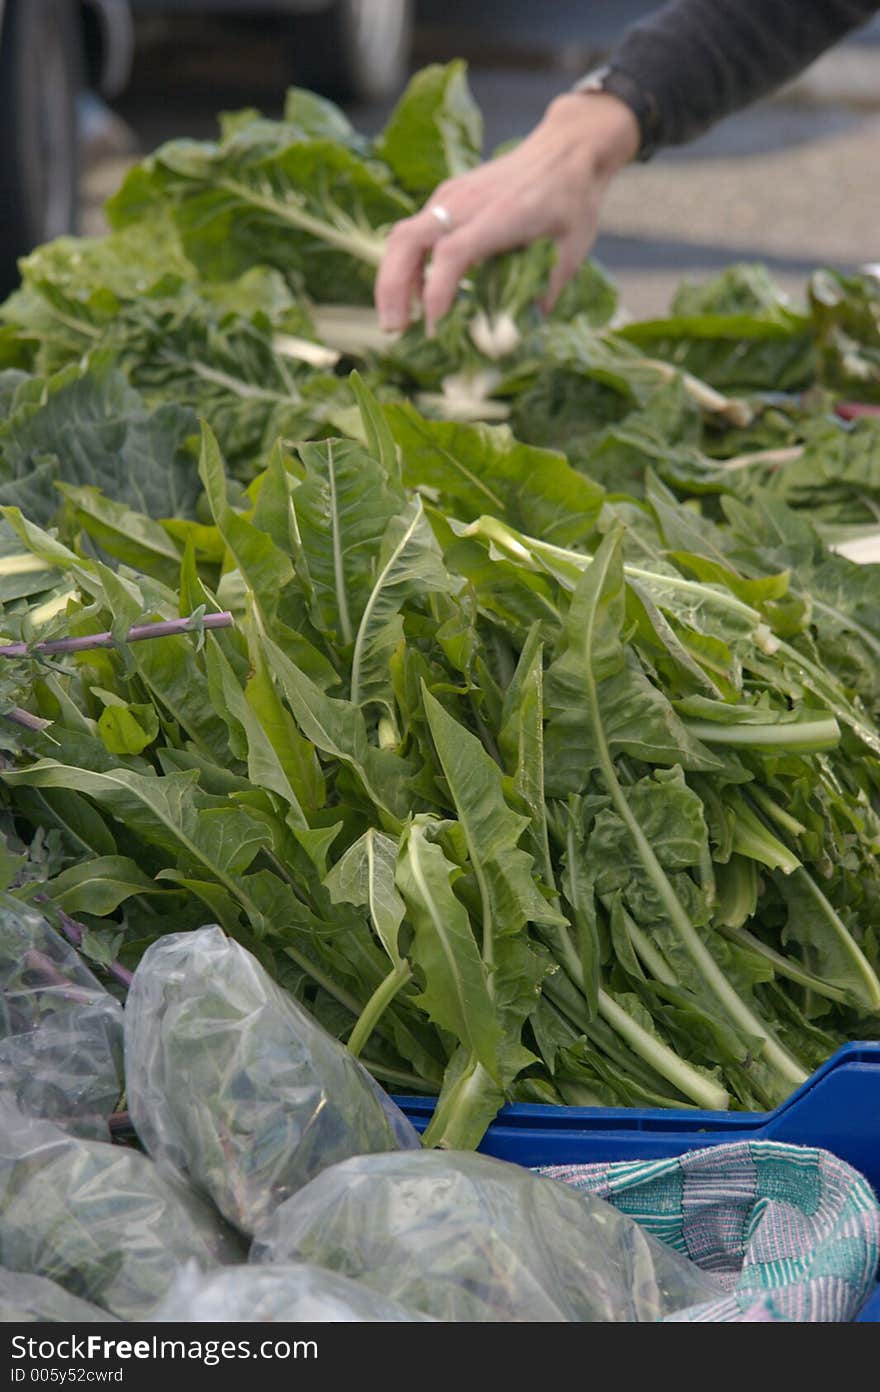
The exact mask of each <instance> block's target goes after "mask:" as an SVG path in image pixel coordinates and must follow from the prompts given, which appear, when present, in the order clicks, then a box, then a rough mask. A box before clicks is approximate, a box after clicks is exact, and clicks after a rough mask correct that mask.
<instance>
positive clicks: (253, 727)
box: [206, 644, 308, 829]
mask: <svg viewBox="0 0 880 1392" xmlns="http://www.w3.org/2000/svg"><path fill="white" fill-rule="evenodd" d="M206 660H207V667H208V672H209V673H210V674H211V682H212V686H213V689H214V690H215V691H216V693H217V698H216V699H217V700H218V702H222V709H223V710H224V711H226V712H227V713H228V715H227V718H228V719H229V718H231V721H234V722H235V724H236V725H237V726H240V728H241V731H242V734H243V737H244V746H245V750H246V755H245V757H246V758H247V766H248V777H249V779H250V780H251V782H252V783H253V784H254V785H255V786H256V787H257V788H263V789H266V790H267V791H268V792H272V793H275V794H276V795H277V796H278V797H280V798H281V799H282V800H283V801H284V803H285V804H286V808H287V811H286V813H285V819H286V821H287V824H288V826H290V827H291V829H293V828H295V827H302V828H306V827H307V826H308V821H307V819H306V815H305V812H304V811H303V809H302V806H301V804H300V801H299V798H298V797H297V795H296V793H295V792H294V790H293V788H292V786H291V783H290V779H289V778H288V776H287V771H286V769H285V768H284V766H283V764H282V763H281V760H280V759H279V756H278V753H277V751H276V749H275V747H274V745H273V743H272V740H271V739H270V737H269V735H268V733H267V731H266V730H265V729H264V728H263V725H262V723H261V721H260V719H259V717H258V716H257V714H256V712H255V710H254V709H253V707H252V705H251V704H250V702H249V701H248V700H247V698H246V696H245V693H244V691H243V690H242V689H241V687H240V685H239V683H238V678H237V677H236V675H235V672H234V671H233V669H232V667H231V666H230V664H229V662H228V661H227V659H226V658H225V657H224V655H223V653H222V652H221V650H220V648H219V647H218V646H217V645H216V644H212V645H211V647H210V648H209V649H208V650H207V654H206Z"/></svg>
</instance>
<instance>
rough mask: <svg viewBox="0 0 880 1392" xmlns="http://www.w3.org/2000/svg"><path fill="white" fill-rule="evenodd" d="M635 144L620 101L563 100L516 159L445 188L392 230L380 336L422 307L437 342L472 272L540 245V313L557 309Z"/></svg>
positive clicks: (572, 96)
mask: <svg viewBox="0 0 880 1392" xmlns="http://www.w3.org/2000/svg"><path fill="white" fill-rule="evenodd" d="M639 142H640V132H639V126H638V122H637V120H636V117H635V115H634V113H633V112H632V110H631V109H630V107H628V106H627V105H626V103H625V102H623V101H621V100H620V99H619V98H618V97H615V96H612V95H611V94H610V93H604V92H603V93H591V94H590V95H589V96H587V95H584V94H581V93H576V92H572V93H567V94H565V95H563V96H561V97H557V98H556V100H555V101H553V102H551V104H550V106H549V107H548V108H547V111H546V113H545V115H544V117H543V119H542V120H541V122H540V123H539V124H538V125H537V126H536V127H535V129H534V130H533V131H532V133H531V134H530V135H528V136H527V137H526V139H525V140H523V141H522V142H521V144H519V145H518V146H517V147H516V148H515V149H514V150H511V151H509V152H508V153H507V154H504V155H500V156H499V157H498V158H497V159H494V160H490V161H488V163H486V164H482V165H480V166H479V167H478V168H476V169H472V170H470V171H469V172H468V173H467V174H462V175H460V176H459V177H458V178H455V179H449V180H447V181H446V182H445V183H443V184H441V185H440V187H439V188H438V189H436V190H435V192H434V193H433V194H432V195H431V197H430V198H429V199H428V201H427V203H426V204H425V206H424V208H422V210H421V212H419V213H416V214H415V215H414V216H413V217H409V218H405V219H404V220H403V221H402V222H398V223H397V224H396V225H395V226H394V227H393V228H392V230H391V233H390V235H389V238H388V247H387V250H386V252H385V256H384V258H383V261H382V265H381V266H380V268H379V274H378V277H377V280H376V309H377V312H378V315H379V322H380V324H381V326H382V328H383V329H386V330H387V331H389V332H391V331H393V330H401V329H405V328H406V327H407V325H408V324H409V322H410V319H411V317H412V311H413V305H414V304H415V303H417V302H418V301H419V300H420V301H421V302H422V306H423V309H424V316H425V327H426V329H427V332H428V333H429V334H430V333H432V332H433V330H434V326H435V324H436V323H437V320H438V319H440V318H441V317H442V316H443V315H444V314H445V313H446V311H447V310H448V309H449V308H450V307H451V305H452V302H453V300H454V298H455V292H456V290H457V288H458V285H459V282H460V280H461V278H462V276H464V275H465V273H466V272H467V271H468V269H469V268H470V267H471V266H473V265H475V264H476V263H477V262H480V261H484V260H485V259H486V258H487V257H489V256H494V255H496V254H497V253H499V252H502V251H510V250H512V248H514V247H520V246H526V245H528V244H529V243H531V242H534V241H536V240H537V239H538V238H539V237H549V238H551V239H552V240H553V241H554V242H555V243H556V247H557V259H556V264H555V266H554V268H553V271H552V273H551V276H550V281H549V284H548V286H547V293H546V296H545V299H544V301H543V306H542V307H543V308H544V309H545V310H549V309H551V308H552V307H553V304H554V303H555V301H556V299H557V298H558V296H559V292H560V291H561V290H562V288H563V286H564V285H565V284H566V283H567V281H569V280H570V279H571V277H572V276H573V275H574V273H575V271H576V270H577V268H578V266H579V265H580V263H581V261H582V260H583V259H584V257H585V256H586V254H587V252H588V251H589V249H590V247H591V246H592V244H593V242H594V240H595V237H596V230H597V226H598V221H599V210H600V207H601V203H602V198H603V196H604V194H605V190H606V189H607V187H608V184H609V182H610V181H611V179H612V178H613V176H614V175H615V174H616V173H617V172H618V170H619V169H621V168H622V167H623V166H624V165H625V164H628V163H629V162H630V160H632V159H633V158H634V157H635V155H636V154H637V152H638V148H639ZM438 208H439V209H440V210H441V212H442V213H443V216H440V215H439V214H438V213H436V212H435V211H432V210H436V209H438ZM429 256H430V262H428V264H427V270H426V262H427V261H428V257H429Z"/></svg>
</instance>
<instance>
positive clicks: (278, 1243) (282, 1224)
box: [251, 1151, 720, 1322]
mask: <svg viewBox="0 0 880 1392" xmlns="http://www.w3.org/2000/svg"><path fill="white" fill-rule="evenodd" d="M251 1260H252V1261H263V1262H266V1261H268V1262H290V1261H296V1260H298V1261H307V1262H314V1263H316V1264H317V1265H319V1266H325V1267H328V1268H329V1269H330V1270H332V1271H337V1272H339V1273H341V1274H342V1275H345V1276H349V1277H351V1278H352V1279H354V1280H357V1281H362V1282H363V1283H364V1284H365V1285H368V1286H370V1287H371V1289H373V1290H375V1291H381V1292H382V1293H383V1294H384V1295H386V1296H388V1297H389V1298H391V1299H394V1300H399V1301H401V1303H404V1304H406V1305H408V1306H410V1307H411V1308H412V1309H416V1310H421V1311H422V1312H423V1313H424V1314H428V1315H433V1316H434V1318H436V1319H441V1320H454V1321H460V1320H463V1321H477V1320H481V1321H482V1320H502V1321H503V1320H536V1321H542V1322H545V1321H546V1322H551V1321H635V1320H658V1319H661V1318H662V1317H663V1316H664V1315H666V1314H668V1313H670V1312H671V1311H673V1310H678V1309H682V1308H684V1307H686V1306H689V1305H695V1304H698V1303H700V1302H701V1301H704V1300H708V1299H711V1298H714V1297H717V1295H718V1293H719V1290H720V1287H719V1285H718V1284H717V1283H716V1282H715V1281H714V1280H712V1279H711V1278H710V1277H708V1276H706V1275H705V1274H704V1273H703V1272H702V1271H700V1270H699V1268H698V1267H696V1266H694V1265H693V1263H692V1262H690V1261H688V1260H687V1258H685V1257H682V1256H679V1254H678V1253H677V1252H674V1251H673V1250H672V1249H671V1248H669V1247H664V1246H663V1245H662V1243H660V1242H658V1241H657V1240H656V1239H655V1238H653V1237H651V1236H650V1234H648V1233H646V1232H644V1231H643V1230H642V1229H641V1228H640V1227H639V1226H638V1225H637V1224H636V1223H635V1222H634V1221H633V1220H632V1219H631V1218H629V1217H627V1216H626V1215H625V1214H622V1213H619V1212H617V1210H615V1209H614V1208H612V1207H611V1206H610V1204H607V1203H605V1202H604V1201H603V1200H602V1199H596V1198H593V1197H592V1196H587V1197H583V1196H581V1195H578V1194H574V1193H572V1191H571V1190H570V1189H568V1188H566V1187H565V1186H564V1185H562V1184H557V1183H556V1182H555V1181H554V1180H547V1179H542V1178H541V1177H540V1176H538V1175H535V1174H533V1173H532V1172H531V1171H529V1170H524V1169H520V1167H519V1166H517V1165H511V1164H507V1163H506V1162H505V1161H503V1160H493V1159H491V1158H490V1157H489V1156H486V1155H473V1154H466V1153H464V1152H441V1151H423V1152H421V1153H420V1154H410V1153H401V1154H399V1155H366V1156H360V1157H358V1158H357V1159H353V1160H346V1161H345V1162H344V1163H343V1164H341V1165H336V1166H334V1168H333V1169H332V1170H327V1171H325V1172H324V1174H322V1175H319V1176H318V1178H317V1179H315V1180H313V1182H312V1183H311V1184H310V1185H309V1186H308V1188H307V1189H303V1190H301V1192H300V1193H299V1194H296V1195H294V1197H293V1198H292V1199H288V1201H287V1202H286V1203H285V1204H283V1205H282V1206H281V1207H280V1208H279V1209H277V1210H276V1212H275V1213H274V1214H273V1215H272V1217H271V1218H270V1219H269V1221H268V1222H267V1224H266V1225H265V1227H264V1228H263V1229H262V1230H261V1231H260V1233H259V1234H258V1236H257V1241H256V1242H255V1243H254V1246H253V1248H252V1250H251Z"/></svg>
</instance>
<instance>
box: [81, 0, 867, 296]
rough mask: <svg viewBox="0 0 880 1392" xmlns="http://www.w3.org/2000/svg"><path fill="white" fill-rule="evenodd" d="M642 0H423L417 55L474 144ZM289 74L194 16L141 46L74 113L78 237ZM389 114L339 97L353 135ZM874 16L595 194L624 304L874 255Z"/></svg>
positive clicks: (499, 136) (584, 55)
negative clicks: (82, 160) (445, 65)
mask: <svg viewBox="0 0 880 1392" xmlns="http://www.w3.org/2000/svg"><path fill="white" fill-rule="evenodd" d="M653 8H656V6H655V5H653V4H651V3H649V2H648V3H646V0H542V3H541V4H539V5H536V4H534V0H419V9H418V13H419V25H418V30H417V38H416V54H415V59H416V65H421V64H422V63H426V62H431V61H445V60H447V59H449V58H452V57H456V56H461V57H465V58H467V59H468V62H469V64H470V79H471V85H472V87H473V91H474V95H475V97H476V99H477V101H478V102H479V103H480V105H481V107H482V108H483V111H484V116H485V120H486V150H487V152H488V151H490V150H491V149H492V148H493V147H494V146H495V145H497V144H498V143H500V142H501V141H502V140H507V139H510V138H511V137H514V136H518V135H522V134H524V133H525V132H526V131H527V130H529V129H530V128H531V126H533V125H534V124H535V122H536V121H537V120H538V119H539V117H540V115H541V113H542V111H543V110H544V108H545V106H546V105H547V102H548V101H549V100H550V99H551V98H552V97H553V96H554V95H555V94H556V93H557V92H559V91H561V90H563V89H564V88H565V87H567V86H568V85H569V84H570V83H571V82H572V81H573V80H574V78H575V77H576V76H578V75H580V74H581V73H582V72H584V71H586V70H587V69H588V68H589V67H590V66H591V65H592V64H593V63H595V62H598V61H600V60H601V58H602V56H603V54H604V53H605V52H606V51H607V49H608V47H609V46H610V45H611V44H612V43H613V41H614V38H615V36H616V35H617V34H619V33H620V32H621V31H622V29H623V28H624V27H625V25H626V24H627V23H628V22H630V21H631V20H633V19H636V18H638V17H639V16H640V15H642V14H644V13H646V12H647V11H648V10H651V9H653ZM289 81H290V68H289V51H288V50H285V47H284V45H283V44H279V43H278V40H277V35H274V34H270V35H267V34H263V33H261V31H260V29H259V26H257V25H255V26H254V29H253V32H252V33H251V32H242V31H241V30H240V29H238V30H235V31H233V32H231V33H230V32H229V31H228V30H226V29H224V27H223V26H222V25H220V24H218V23H217V22H213V23H211V22H209V21H203V22H202V24H201V26H200V27H199V28H198V29H196V30H190V31H188V33H187V34H186V37H185V39H184V36H183V35H182V34H181V32H180V31H179V30H175V29H169V30H168V32H167V34H166V35H165V37H164V39H162V38H161V36H160V38H159V41H158V42H155V43H154V44H152V45H151V46H149V47H145V48H144V49H143V50H142V52H141V54H140V56H139V58H138V62H137V65H136V70H135V74H134V80H133V82H132V85H131V87H130V89H129V91H128V92H127V93H126V94H125V95H124V97H123V98H121V99H120V100H119V101H118V102H117V103H115V106H114V112H115V115H116V116H117V117H118V118H119V119H118V120H115V121H108V120H106V119H103V120H102V119H101V116H100V113H99V112H96V111H95V110H94V109H93V110H92V111H91V113H90V119H89V120H88V122H87V142H86V143H87V151H88V155H89V158H88V162H87V169H86V174H85V178H84V210H83V230H84V231H87V232H97V231H100V230H101V229H102V225H103V224H102V219H101V215H100V205H101V202H102V201H103V198H105V197H106V196H107V195H108V194H109V193H110V192H112V190H113V189H114V188H115V187H116V184H117V183H118V180H119V178H120V177H121V175H122V173H123V172H124V169H125V168H126V167H127V165H128V164H129V163H130V162H131V159H132V158H134V157H136V156H137V154H138V153H140V152H146V151H147V150H150V149H152V148H154V147H155V146H156V145H157V144H159V143H160V142H161V141H163V140H166V139H169V138H171V137H173V136H182V135H190V136H194V137H197V138H204V137H209V136H211V135H212V134H213V131H214V129H215V127H214V120H213V117H214V112H215V111H216V110H223V109H230V108H234V107H236V106H251V105H253V106H259V107H261V108H262V109H263V110H265V111H267V112H269V113H270V114H274V113H276V112H277V111H278V109H279V105H280V100H281V97H282V94H283V91H284V88H285V87H286V85H287V84H288V82H289ZM387 110H388V107H387V106H384V107H380V106H371V107H368V108H350V109H349V114H350V116H351V118H352V119H353V120H354V121H355V123H356V124H357V125H359V126H360V127H361V128H363V129H364V130H367V131H370V130H376V129H378V128H379V127H380V126H381V124H382V122H383V120H384V118H385V116H386V114H387ZM878 152H880V21H877V22H875V23H873V24H871V25H870V26H868V28H867V29H866V30H864V31H862V32H861V33H860V34H859V35H858V36H855V37H854V38H853V39H851V40H850V41H848V42H847V43H845V44H842V45H840V46H839V47H838V48H837V49H835V50H834V51H832V52H831V53H829V54H826V55H825V56H824V57H823V58H822V59H820V60H819V62H818V63H817V64H815V65H814V67H813V68H812V69H810V70H809V72H808V73H806V74H804V75H803V77H802V78H801V79H800V80H799V81H798V82H797V83H795V84H793V86H792V87H791V88H789V89H787V90H786V91H785V92H783V93H781V94H779V95H778V96H777V97H776V98H774V99H773V100H771V101H769V102H764V103H761V104H760V105H759V106H756V107H753V108H751V109H750V110H749V111H747V112H743V113H741V114H740V115H738V116H735V117H733V118H731V119H730V120H728V121H726V122H724V123H723V124H722V125H721V126H719V127H717V128H716V129H715V130H714V131H713V132H711V133H710V134H709V135H707V136H705V137H703V139H701V140H699V141H696V142H695V143H694V144H692V145H690V146H688V147H687V148H686V149H683V150H679V151H674V152H669V153H667V154H665V155H663V156H661V157H659V158H658V159H656V160H654V161H653V162H651V163H650V164H647V165H639V166H636V167H633V168H632V169H629V170H627V171H626V173H625V174H624V175H623V176H622V177H621V178H620V179H619V180H618V181H617V183H616V184H615V186H614V188H613V189H612V191H611V194H610V197H609V199H608V201H607V202H606V205H605V215H604V218H603V232H602V236H601V238H600V241H599V244H598V246H597V248H596V254H597V255H598V256H599V258H600V259H601V260H602V262H603V263H604V264H605V266H606V267H607V268H608V269H609V270H610V271H611V272H612V273H613V274H614V275H615V277H616V278H617V280H618V281H619V283H620V286H621V290H622V295H623V300H624V303H625V304H626V306H627V308H628V309H629V310H630V311H631V312H633V313H635V314H640V315H643V314H652V313H657V312H661V311H662V310H663V309H664V308H665V306H666V304H667V303H668V299H669V295H670V293H671V291H672V290H673V289H674V287H675V286H676V285H677V284H678V282H679V281H680V280H681V279H682V278H684V277H689V278H700V277H704V276H706V275H707V274H711V273H712V272H713V271H714V270H717V269H719V268H720V267H722V266H724V265H727V264H729V263H730V262H732V261H738V260H761V261H764V262H767V263H768V264H769V265H770V267H771V269H772V270H773V272H774V274H775V275H776V277H777V279H778V280H779V281H780V282H781V283H782V284H783V285H784V286H785V288H787V289H788V290H790V291H791V292H792V293H793V294H795V295H797V293H798V292H799V290H800V289H801V288H802V286H803V283H804V278H805V276H806V274H807V273H808V272H809V270H811V269H812V268H813V267H815V266H817V265H819V264H829V265H835V266H838V267H841V268H848V267H849V268H852V267H855V266H857V265H859V264H861V263H862V262H866V261H878V260H880V182H878V180H877V178H876V169H877V162H878Z"/></svg>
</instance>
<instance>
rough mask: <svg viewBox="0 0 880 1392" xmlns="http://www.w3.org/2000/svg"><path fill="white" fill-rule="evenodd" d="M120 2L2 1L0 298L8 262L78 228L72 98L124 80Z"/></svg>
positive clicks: (12, 279)
mask: <svg viewBox="0 0 880 1392" xmlns="http://www.w3.org/2000/svg"><path fill="white" fill-rule="evenodd" d="M131 56H132V25H131V16H130V12H129V8H128V0H0V294H6V293H7V292H8V291H9V290H10V289H12V287H13V285H14V284H15V283H16V280H17V272H16V261H17V259H18V257H19V256H23V255H24V254H25V253H26V252H28V251H30V250H31V248H32V247H34V246H36V245H37V244H38V243H40V242H44V241H47V240H48V239H49V238H51V237H57V236H59V235H60V234H61V233H63V232H70V231H72V230H74V228H75V227H76V209H77V185H78V177H79V158H78V155H79V129H78V119H77V98H78V96H79V94H80V92H81V91H82V90H83V89H84V88H85V87H86V86H90V87H92V88H94V89H95V90H97V91H99V92H101V94H102V95H104V96H109V97H112V96H115V95H116V94H117V93H118V92H120V91H121V90H122V88H123V87H124V86H125V83H126V81H127V79H128V73H129V69H130V65H131Z"/></svg>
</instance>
